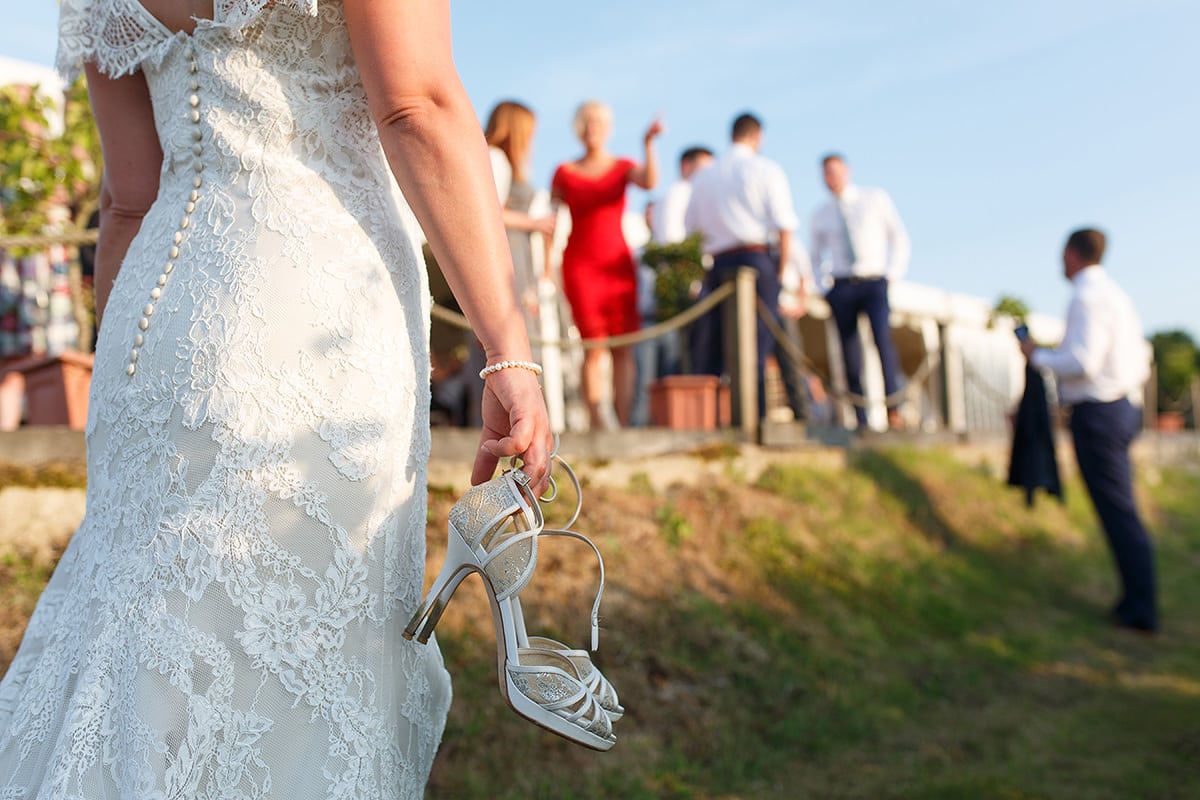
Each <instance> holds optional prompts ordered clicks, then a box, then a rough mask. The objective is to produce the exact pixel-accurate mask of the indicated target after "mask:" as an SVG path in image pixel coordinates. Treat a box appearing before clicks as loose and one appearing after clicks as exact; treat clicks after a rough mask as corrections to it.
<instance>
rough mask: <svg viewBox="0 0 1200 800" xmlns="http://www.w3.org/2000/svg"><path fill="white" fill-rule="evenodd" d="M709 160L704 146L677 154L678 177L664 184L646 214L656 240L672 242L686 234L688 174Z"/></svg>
mask: <svg viewBox="0 0 1200 800" xmlns="http://www.w3.org/2000/svg"><path fill="white" fill-rule="evenodd" d="M712 162H713V151H712V150H709V149H708V148H707V147H700V146H697V147H689V148H688V149H686V150H684V151H683V152H682V153H681V154H680V156H679V180H677V181H675V182H674V183H672V184H671V185H670V186H669V187H667V191H666V192H664V193H663V196H662V199H661V200H659V201H658V202H657V203H655V204H654V210H653V212H652V213H651V215H650V235H651V236H653V237H654V241H655V242H657V243H658V244H675V243H676V242H682V241H683V240H684V239H685V238H687V223H686V219H685V218H686V216H687V207H688V203H689V202H690V201H691V199H692V176H693V175H695V174H696V173H697V172H699V171H700V170H702V169H704V168H705V167H708V166H710V165H711V164H712Z"/></svg>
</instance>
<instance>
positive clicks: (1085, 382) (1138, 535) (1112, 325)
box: [1021, 228, 1158, 633]
mask: <svg viewBox="0 0 1200 800" xmlns="http://www.w3.org/2000/svg"><path fill="white" fill-rule="evenodd" d="M1104 247H1105V237H1104V234H1103V233H1101V232H1100V231H1098V230H1095V229H1092V228H1084V229H1081V230H1077V231H1075V232H1074V233H1072V234H1071V235H1070V237H1068V239H1067V244H1066V247H1065V248H1063V274H1064V275H1065V276H1066V278H1067V280H1068V281H1070V282H1071V286H1072V293H1071V304H1070V306H1069V308H1068V310H1067V329H1066V332H1065V333H1064V334H1063V340H1062V344H1060V345H1059V346H1058V348H1057V349H1053V350H1051V349H1047V348H1042V347H1037V346H1036V345H1034V344H1033V343H1032V342H1031V341H1030V340H1028V339H1026V340H1025V341H1023V342H1022V344H1021V349H1022V351H1023V352H1024V353H1025V355H1026V357H1027V358H1028V359H1029V362H1030V363H1031V364H1032V365H1033V366H1034V367H1037V368H1039V369H1048V370H1050V371H1052V372H1053V373H1054V374H1055V376H1056V377H1057V379H1058V394H1059V400H1060V402H1061V403H1062V404H1063V405H1064V406H1069V407H1070V409H1071V437H1072V439H1073V440H1074V443H1075V458H1076V460H1078V462H1079V471H1080V473H1081V474H1082V475H1083V480H1084V483H1085V484H1087V489H1088V494H1089V495H1091V498H1092V504H1093V505H1094V506H1095V507H1096V513H1097V515H1098V516H1099V517H1100V524H1101V525H1102V526H1103V528H1104V535H1105V537H1106V538H1107V539H1108V546H1109V548H1110V549H1111V550H1112V554H1113V559H1114V560H1115V561H1116V564H1117V572H1118V573H1119V574H1120V577H1121V590H1122V591H1121V596H1120V599H1119V600H1118V602H1117V604H1116V605H1115V606H1114V607H1113V609H1112V621H1113V623H1114V624H1116V625H1119V626H1121V627H1124V628H1130V629H1133V630H1137V631H1142V632H1146V633H1153V632H1154V631H1156V630H1158V599H1157V594H1156V589H1155V578H1154V545H1153V544H1152V543H1151V541H1150V537H1149V535H1148V534H1147V533H1146V529H1145V528H1144V527H1143V526H1142V520H1141V518H1140V517H1139V515H1138V510H1137V504H1136V502H1135V501H1134V498H1133V469H1132V466H1131V464H1130V461H1129V445H1130V443H1131V442H1132V441H1133V439H1134V438H1135V437H1136V436H1137V434H1138V431H1139V430H1140V429H1141V425H1142V414H1141V409H1140V408H1139V407H1138V406H1135V405H1134V403H1132V402H1130V400H1131V398H1133V399H1137V398H1140V396H1141V393H1142V387H1143V385H1144V384H1145V382H1146V380H1147V379H1148V378H1149V376H1150V360H1151V355H1150V347H1149V345H1148V344H1147V342H1146V340H1145V338H1143V335H1142V323H1141V321H1140V320H1139V319H1138V314H1137V311H1136V310H1135V309H1134V307H1133V303H1132V302H1131V301H1130V299H1129V296H1128V295H1127V294H1125V292H1124V291H1122V289H1121V287H1119V286H1118V285H1117V284H1116V282H1115V281H1114V280H1113V279H1112V278H1111V277H1110V276H1109V274H1108V272H1107V271H1106V270H1105V269H1104V267H1102V266H1100V260H1101V259H1102V258H1103V257H1104Z"/></svg>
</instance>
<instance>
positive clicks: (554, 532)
mask: <svg viewBox="0 0 1200 800" xmlns="http://www.w3.org/2000/svg"><path fill="white" fill-rule="evenodd" d="M551 459H552V460H553V461H557V462H558V463H559V464H561V465H562V468H563V470H564V471H565V472H566V474H567V477H568V478H570V480H571V484H572V485H573V486H574V487H575V508H574V509H573V510H572V512H571V516H570V519H568V520H567V521H566V523H564V524H563V526H562V527H561V528H553V529H545V530H543V531H542V532H541V533H540V534H539V538H540V537H541V536H563V537H569V538H572V539H577V540H579V541H581V542H583V543H584V544H586V545H587V546H588V547H590V548H591V549H592V552H593V553H595V554H596V564H597V566H598V567H599V570H600V585H599V587H598V588H597V590H596V599H595V601H594V602H593V603H592V616H591V627H592V638H591V649H592V651H593V652H595V651H596V650H597V649H599V647H600V600H601V598H602V597H603V596H604V557H603V556H602V555H601V554H600V549H599V548H598V547H596V545H595V544H594V543H593V542H592V540H591V539H589V538H587V537H586V536H584V535H583V534H581V533H577V532H576V531H573V530H570V528H571V526H573V525H574V524H575V522H576V520H578V519H579V514H580V512H581V511H582V510H583V487H582V486H581V485H580V482H579V478H578V476H577V475H576V474H575V470H573V469H571V465H570V464H568V463H567V462H566V461H565V460H564V459H563V458H562V457H561V456H559V455H558V453H557V447H556V448H555V452H554V453H552V454H551ZM557 496H558V485H557V483H554V482H552V483H551V490H550V494H549V495H547V496H545V497H542V498H539V499H540V500H541V501H542V502H545V503H550V502H553V501H554V500H555V499H556V498H557ZM508 602H509V603H511V604H512V606H513V619H514V620H515V621H516V623H517V644H518V645H520V646H521V647H522V648H528V649H540V650H548V651H551V652H555V653H558V654H560V655H562V656H565V657H567V658H568V659H570V660H571V663H572V664H574V665H575V668H576V669H577V670H578V672H579V677H580V679H581V680H582V681H583V683H584V685H586V686H587V687H588V689H589V690H590V691H591V693H592V694H593V695H594V696H595V697H596V700H597V702H599V704H600V707H601V708H603V709H604V710H605V711H606V712H607V713H608V716H609V717H610V718H611V719H612V721H613V722H616V721H617V720H619V719H620V718H621V717H622V716H624V715H625V708H624V707H623V706H622V705H621V701H620V699H619V698H618V697H617V690H616V689H615V688H613V685H612V684H611V683H610V682H609V681H608V679H607V678H605V677H604V674H603V673H602V672H600V670H599V669H598V668H597V667H596V665H595V664H594V663H593V662H592V657H591V655H590V654H589V653H588V651H587V650H580V649H575V648H571V647H568V646H567V645H565V644H563V643H562V642H559V641H555V640H554V639H550V638H548V637H545V636H529V635H528V633H526V630H525V615H524V613H523V611H522V608H521V601H520V598H519V596H518V595H517V594H516V593H514V594H513V595H512V597H510V598H509V600H508Z"/></svg>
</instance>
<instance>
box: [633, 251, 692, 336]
mask: <svg viewBox="0 0 1200 800" xmlns="http://www.w3.org/2000/svg"><path fill="white" fill-rule="evenodd" d="M702 259H703V251H702V250H701V249H700V234H698V233H696V234H692V235H691V236H689V237H687V238H686V239H684V240H683V241H682V242H676V243H673V244H658V243H656V242H651V243H650V244H648V245H646V248H645V250H643V251H642V263H643V264H645V265H646V266H648V267H651V268H653V269H654V271H655V272H656V273H657V274H658V275H657V277H656V278H655V281H654V301H655V303H656V309H657V315H658V319H659V321H660V322H661V321H662V320H666V319H670V318H671V317H673V316H675V315H676V314H678V313H679V312H680V311H683V310H684V309H685V308H687V307H688V306H690V305H691V304H692V303H693V301H694V300H695V288H696V285H697V283H698V282H699V281H702V280H704V265H703V261H702Z"/></svg>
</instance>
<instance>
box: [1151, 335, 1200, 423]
mask: <svg viewBox="0 0 1200 800" xmlns="http://www.w3.org/2000/svg"><path fill="white" fill-rule="evenodd" d="M1150 344H1151V346H1152V347H1153V348H1154V363H1155V365H1156V366H1157V368H1158V408H1159V410H1160V411H1172V410H1177V409H1178V408H1179V406H1180V404H1181V403H1182V402H1183V400H1184V397H1185V396H1186V395H1187V392H1188V389H1189V388H1191V385H1192V382H1193V381H1195V380H1196V376H1197V374H1200V350H1198V349H1197V347H1196V342H1195V340H1193V339H1192V337H1191V335H1190V334H1189V333H1188V332H1187V331H1181V330H1173V331H1161V332H1159V333H1156V334H1154V335H1153V336H1151V337H1150Z"/></svg>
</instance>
